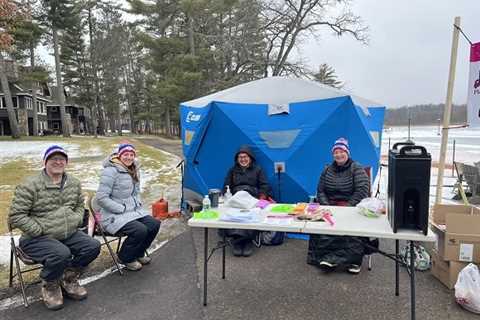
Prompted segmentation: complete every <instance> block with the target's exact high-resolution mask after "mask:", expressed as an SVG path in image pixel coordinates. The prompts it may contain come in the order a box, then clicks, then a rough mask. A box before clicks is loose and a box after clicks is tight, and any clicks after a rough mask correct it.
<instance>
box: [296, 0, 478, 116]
mask: <svg viewBox="0 0 480 320" xmlns="http://www.w3.org/2000/svg"><path fill="white" fill-rule="evenodd" d="M353 8H354V12H355V13H356V14H357V15H360V16H361V17H362V18H363V19H364V21H365V23H366V24H367V25H368V26H369V28H370V43H369V45H368V46H365V45H362V44H360V43H358V42H356V41H355V40H353V39H352V38H351V37H348V36H344V37H341V38H338V37H333V36H330V34H331V33H329V32H328V31H323V33H321V35H322V36H321V37H322V38H321V39H320V41H318V42H315V41H310V42H308V43H305V44H304V45H302V47H303V48H302V55H303V56H304V57H306V58H307V59H308V61H309V64H310V65H312V66H318V65H319V64H321V63H323V62H326V63H328V64H329V65H331V66H332V67H333V68H335V70H336V72H337V74H338V76H339V78H340V80H343V81H345V82H346V88H347V89H348V90H350V91H352V92H354V93H355V94H357V95H359V96H362V97H365V98H368V99H371V100H374V101H378V102H381V103H383V104H385V105H386V106H387V107H389V108H396V107H400V106H403V105H412V104H422V103H444V102H445V97H446V92H447V81H448V70H449V65H450V51H451V45H452V32H453V21H454V18H455V16H460V17H461V27H462V29H463V31H464V32H465V33H466V35H467V36H468V37H469V38H470V40H471V41H472V42H474V43H475V42H480V0H415V1H414V0H403V1H402V0H356V1H355V2H354V6H353ZM469 50H470V49H469V44H468V42H467V41H466V40H465V39H464V38H463V37H462V36H461V35H460V39H459V48H458V58H457V71H456V81H455V88H454V103H465V102H466V99H467V98H466V96H467V84H468V71H469Z"/></svg>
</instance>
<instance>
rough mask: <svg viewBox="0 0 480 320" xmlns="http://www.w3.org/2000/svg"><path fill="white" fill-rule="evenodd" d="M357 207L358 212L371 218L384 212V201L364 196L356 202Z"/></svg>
mask: <svg viewBox="0 0 480 320" xmlns="http://www.w3.org/2000/svg"><path fill="white" fill-rule="evenodd" d="M357 208H359V209H360V210H359V211H358V212H359V213H360V214H362V215H364V216H367V217H371V218H376V217H380V216H381V215H382V214H385V203H384V202H383V201H382V200H380V199H378V198H365V199H363V200H362V201H360V203H358V204H357Z"/></svg>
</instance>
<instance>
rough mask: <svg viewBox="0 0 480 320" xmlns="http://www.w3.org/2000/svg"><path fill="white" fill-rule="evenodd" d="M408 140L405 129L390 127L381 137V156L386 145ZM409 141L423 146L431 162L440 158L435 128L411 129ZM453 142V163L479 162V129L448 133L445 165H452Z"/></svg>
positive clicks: (439, 137) (459, 129) (455, 130)
mask: <svg viewBox="0 0 480 320" xmlns="http://www.w3.org/2000/svg"><path fill="white" fill-rule="evenodd" d="M407 139H408V128H407V127H392V128H389V130H385V131H384V132H383V136H382V154H383V155H386V154H387V153H388V145H389V140H390V146H391V147H393V144H394V143H396V142H401V141H406V140H407ZM410 139H411V140H413V141H414V142H415V144H417V145H421V146H424V147H425V148H426V149H427V151H428V152H429V153H430V154H431V155H432V160H433V161H438V160H439V157H440V144H441V139H442V137H441V135H439V130H438V127H437V126H422V127H412V128H411V130H410ZM454 141H455V161H459V162H467V163H473V162H477V161H480V129H471V128H458V129H450V130H449V132H448V144H447V154H446V163H447V164H448V163H450V164H451V163H452V157H453V142H454Z"/></svg>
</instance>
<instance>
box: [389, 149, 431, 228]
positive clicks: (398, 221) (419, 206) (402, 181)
mask: <svg viewBox="0 0 480 320" xmlns="http://www.w3.org/2000/svg"><path fill="white" fill-rule="evenodd" d="M431 165H432V157H431V156H430V154H429V153H428V152H427V150H426V149H425V148H424V147H422V146H417V145H415V144H413V143H412V142H400V143H396V144H394V145H393V148H392V150H390V151H389V153H388V190H387V194H388V199H387V212H388V220H389V221H390V225H391V226H392V229H393V232H395V233H396V232H397V230H398V229H409V230H420V231H422V232H423V234H425V235H426V234H427V232H428V208H429V197H430V168H431Z"/></svg>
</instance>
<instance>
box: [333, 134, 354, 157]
mask: <svg viewBox="0 0 480 320" xmlns="http://www.w3.org/2000/svg"><path fill="white" fill-rule="evenodd" d="M335 149H340V150H343V151H345V152H346V153H347V154H348V156H350V148H349V147H348V140H347V139H345V138H338V139H337V141H335V144H334V145H333V147H332V153H333V152H334V151H335Z"/></svg>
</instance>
